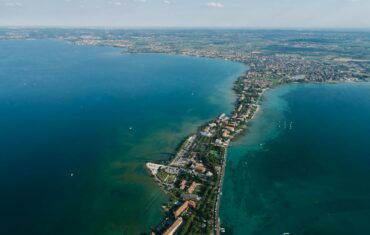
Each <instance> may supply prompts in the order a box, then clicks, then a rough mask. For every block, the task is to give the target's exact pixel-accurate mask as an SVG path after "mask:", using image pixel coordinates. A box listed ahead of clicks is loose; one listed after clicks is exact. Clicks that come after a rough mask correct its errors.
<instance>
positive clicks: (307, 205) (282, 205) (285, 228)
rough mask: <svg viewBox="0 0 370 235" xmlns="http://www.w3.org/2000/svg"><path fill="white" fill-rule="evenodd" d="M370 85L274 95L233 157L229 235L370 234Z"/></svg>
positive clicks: (225, 212)
mask: <svg viewBox="0 0 370 235" xmlns="http://www.w3.org/2000/svg"><path fill="white" fill-rule="evenodd" d="M369 120H370V85H369V84H366V83H360V84H334V85H328V84H326V85H323V84H308V85H307V84H306V85H302V84H294V85H286V86H282V87H279V88H276V89H274V90H271V91H269V92H268V93H267V94H266V95H265V101H264V102H263V103H262V111H261V112H260V113H259V114H258V115H257V117H256V118H255V119H254V120H253V121H252V127H251V128H250V129H249V132H248V133H247V134H246V135H245V136H244V137H242V138H240V139H239V140H238V141H237V142H236V143H235V144H233V146H232V147H230V150H229V155H228V165H227V169H226V176H225V177H226V178H225V184H224V187H223V197H222V204H221V220H222V225H223V226H224V227H225V228H226V234H250V235H254V234H256V235H257V234H258V235H259V234H263V235H269V234H271V235H273V234H274V235H275V234H283V233H285V232H289V233H290V234H294V235H295V234H297V235H298V234H302V235H308V234H315V235H317V234H337V235H338V234H370V224H369V223H368V221H369V219H370V187H369V184H368V182H369V180H370V123H369Z"/></svg>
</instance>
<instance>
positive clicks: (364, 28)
mask: <svg viewBox="0 0 370 235" xmlns="http://www.w3.org/2000/svg"><path fill="white" fill-rule="evenodd" d="M0 29H112V30H113V29H116V30H119V29H121V30H135V29H136V30H163V29H173V30H176V29H186V30H191V29H194V30H197V29H198V30H199V29H201V30H215V29H216V30H294V31H304V30H313V31H370V27H249V26H235V27H233V26H93V25H91V26H87V25H78V26H77V25H76V26H69V25H0Z"/></svg>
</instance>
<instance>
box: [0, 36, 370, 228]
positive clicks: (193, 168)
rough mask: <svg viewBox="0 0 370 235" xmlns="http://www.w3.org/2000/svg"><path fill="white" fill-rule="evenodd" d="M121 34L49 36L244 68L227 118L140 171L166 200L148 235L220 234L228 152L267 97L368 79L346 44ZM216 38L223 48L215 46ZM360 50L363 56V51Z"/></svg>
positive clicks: (363, 61)
mask: <svg viewBox="0 0 370 235" xmlns="http://www.w3.org/2000/svg"><path fill="white" fill-rule="evenodd" d="M27 33H28V32H23V34H15V33H12V34H11V35H8V36H7V35H3V36H1V34H0V39H1V38H6V37H15V38H24V37H26V38H27V37H28V36H27V35H28V34H27ZM126 34H127V35H126V36H120V34H119V33H117V34H114V33H113V32H112V33H111V34H109V36H105V37H102V36H101V35H100V34H99V33H96V32H90V31H89V32H88V33H86V32H83V33H81V32H79V33H70V32H62V33H61V34H57V35H54V36H55V38H58V39H63V40H67V41H69V42H71V43H74V44H78V45H98V46H113V47H119V48H122V49H123V50H124V51H123V53H165V54H176V55H185V56H198V57H207V58H218V59H225V60H231V61H236V62H239V63H243V64H245V65H246V67H247V70H246V71H245V72H244V73H243V74H242V75H240V77H239V78H238V79H237V80H236V81H235V83H234V87H233V89H234V92H235V94H236V100H235V102H234V109H233V110H232V112H231V113H222V114H220V115H219V116H218V117H216V118H215V119H213V120H210V121H208V122H207V123H205V124H204V125H202V126H201V127H199V128H198V130H197V132H196V133H193V134H191V135H190V136H188V137H187V138H186V139H185V140H184V141H183V143H182V144H181V145H180V147H179V148H178V149H177V150H176V153H175V154H174V155H173V156H172V158H171V159H170V160H168V161H167V162H165V163H163V162H158V163H156V162H148V163H146V168H147V169H148V171H149V173H150V174H151V175H152V177H153V179H154V180H155V181H156V182H157V183H158V185H159V186H160V187H161V188H162V190H163V191H164V192H165V193H166V195H167V196H168V198H169V201H168V203H167V204H165V205H163V210H164V214H165V217H164V218H163V220H162V222H161V223H160V224H159V225H158V226H156V227H155V228H153V230H152V231H151V233H152V235H158V234H164V235H172V234H180V235H184V234H215V235H218V234H220V233H222V232H224V231H225V230H224V228H222V223H221V221H220V216H219V207H220V199H221V196H222V184H223V178H224V172H225V166H226V162H227V149H228V146H229V145H230V143H231V142H232V141H233V139H234V138H236V137H237V136H238V135H241V134H243V133H244V132H245V130H246V129H248V123H249V121H250V120H251V119H252V118H253V117H254V115H255V114H256V112H257V111H258V109H259V103H260V102H261V98H262V96H263V93H264V91H265V90H266V89H269V88H273V87H275V86H278V85H280V84H286V83H292V82H356V81H368V79H369V77H370V65H369V64H370V63H369V62H370V60H369V59H370V58H368V57H366V56H365V55H363V56H359V57H356V58H353V57H351V56H350V55H348V53H347V51H346V47H345V43H346V42H341V44H338V45H332V44H325V43H318V42H317V41H315V40H312V41H302V40H296V41H295V42H294V43H290V44H291V45H293V46H292V47H291V48H287V47H285V48H283V47H282V46H283V45H285V44H284V43H285V40H287V37H285V36H281V35H279V34H277V35H278V36H277V37H278V38H277V39H276V40H275V41H278V42H279V43H280V44H279V45H278V46H279V47H278V46H277V45H274V44H272V42H271V41H273V40H271V41H270V40H265V39H264V34H263V32H260V34H258V32H249V34H248V33H246V34H245V35H247V36H246V38H247V39H248V40H249V41H248V40H246V41H245V40H242V39H240V40H234V41H231V39H235V38H241V37H237V36H238V35H239V36H240V35H244V34H242V33H240V32H237V31H236V32H235V33H234V35H232V36H230V35H229V34H230V32H220V33H219V34H222V35H223V37H222V36H220V35H215V33H213V32H209V33H208V34H202V35H199V34H197V32H195V33H194V35H195V36H194V35H192V36H189V35H188V34H187V33H186V32H185V33H182V32H180V33H178V34H175V33H172V34H171V35H174V36H172V37H171V36H168V35H167V34H166V32H161V33H157V34H156V33H155V32H152V31H149V32H128V33H126ZM184 35H185V36H184ZM298 36H299V35H298ZM298 36H296V37H298ZM329 36H330V35H329ZM184 38H185V39H184ZM194 38H196V39H194ZM205 38H207V39H205ZM220 38H221V39H223V43H219V41H222V40H221V39H220ZM202 39H204V40H202ZM194 40H196V41H194ZM260 40H261V41H263V40H265V41H263V42H260ZM205 42H207V43H205ZM366 43H367V42H366ZM366 43H365V42H364V43H363V48H368V47H366V45H367V44H366ZM277 48H279V49H277ZM282 48H283V49H282ZM292 51H293V52H292ZM303 54H304V55H303Z"/></svg>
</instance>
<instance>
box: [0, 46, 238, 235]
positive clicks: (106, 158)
mask: <svg viewBox="0 0 370 235" xmlns="http://www.w3.org/2000/svg"><path fill="white" fill-rule="evenodd" d="M244 69H245V68H244V66H242V65H241V64H238V63H232V62H227V61H222V60H211V59H201V58H191V57H181V56H166V55H122V54H121V53H120V50H118V49H114V48H106V47H105V48H104V47H91V46H74V45H71V44H67V43H65V42H61V41H50V40H40V41H1V42H0V130H1V131H0V191H1V193H0V208H1V216H0V234H37V235H42V234H47V235H49V234H79V235H81V234H99V235H100V234H139V233H141V232H148V231H149V229H150V227H151V226H155V225H156V224H157V223H158V222H159V221H160V220H161V218H162V212H161V208H160V206H161V203H163V202H165V201H166V200H167V199H166V197H165V195H164V194H163V193H162V192H161V191H160V190H159V189H158V187H157V185H155V183H154V182H153V180H152V179H151V178H150V177H149V176H148V174H147V172H146V171H145V169H144V167H143V166H144V164H145V162H147V161H152V160H165V159H167V158H168V157H169V156H170V155H171V153H173V151H174V149H175V147H176V145H177V144H179V142H180V140H182V139H183V138H185V137H186V136H187V135H188V134H190V133H191V132H192V131H194V130H196V127H197V126H198V125H200V124H201V123H203V122H204V121H205V120H209V119H211V118H213V117H215V116H217V115H218V114H219V113H220V112H224V111H230V110H231V108H232V105H231V102H232V101H233V95H232V91H231V87H232V81H233V80H235V79H236V77H237V76H238V75H239V74H240V73H241V72H242V71H243V70H244Z"/></svg>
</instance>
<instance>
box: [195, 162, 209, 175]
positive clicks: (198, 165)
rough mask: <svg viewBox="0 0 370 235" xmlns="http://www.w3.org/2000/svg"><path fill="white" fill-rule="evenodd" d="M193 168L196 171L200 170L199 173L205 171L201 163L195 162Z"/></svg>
mask: <svg viewBox="0 0 370 235" xmlns="http://www.w3.org/2000/svg"><path fill="white" fill-rule="evenodd" d="M194 170H195V171H197V172H200V173H204V172H206V171H207V169H206V168H205V167H204V165H203V163H197V164H195V168H194Z"/></svg>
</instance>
